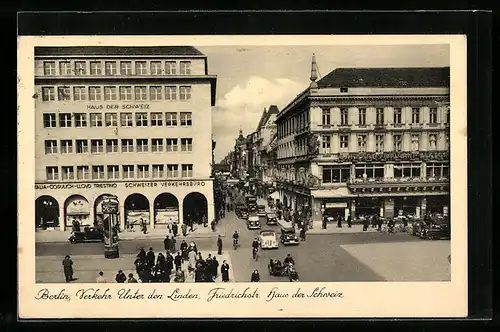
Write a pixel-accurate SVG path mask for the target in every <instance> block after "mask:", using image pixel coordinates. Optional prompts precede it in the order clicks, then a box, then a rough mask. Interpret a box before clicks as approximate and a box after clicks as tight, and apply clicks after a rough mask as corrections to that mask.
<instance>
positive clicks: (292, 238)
mask: <svg viewBox="0 0 500 332" xmlns="http://www.w3.org/2000/svg"><path fill="white" fill-rule="evenodd" d="M280 240H281V243H283V244H284V245H295V244H299V238H298V237H297V235H295V228H293V227H288V226H283V227H281V236H280Z"/></svg>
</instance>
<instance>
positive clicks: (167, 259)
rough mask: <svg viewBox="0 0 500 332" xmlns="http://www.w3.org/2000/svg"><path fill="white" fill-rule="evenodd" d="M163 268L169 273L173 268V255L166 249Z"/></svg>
mask: <svg viewBox="0 0 500 332" xmlns="http://www.w3.org/2000/svg"><path fill="white" fill-rule="evenodd" d="M165 269H166V271H167V273H168V275H170V274H171V273H172V270H173V269H174V257H173V256H172V255H171V254H170V252H168V251H167V257H165Z"/></svg>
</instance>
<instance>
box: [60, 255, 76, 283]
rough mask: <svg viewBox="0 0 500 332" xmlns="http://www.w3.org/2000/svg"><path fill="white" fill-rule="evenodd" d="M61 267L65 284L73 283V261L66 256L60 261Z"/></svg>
mask: <svg viewBox="0 0 500 332" xmlns="http://www.w3.org/2000/svg"><path fill="white" fill-rule="evenodd" d="M62 266H63V272H64V277H65V279H66V282H70V281H73V280H74V279H73V261H72V260H71V258H70V257H69V255H66V257H64V259H63V261H62Z"/></svg>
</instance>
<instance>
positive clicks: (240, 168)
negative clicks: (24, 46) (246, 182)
mask: <svg viewBox="0 0 500 332" xmlns="http://www.w3.org/2000/svg"><path fill="white" fill-rule="evenodd" d="M232 174H233V176H234V177H236V178H240V179H244V178H246V177H247V176H248V153H247V139H246V138H245V137H244V136H243V131H242V130H241V129H240V133H239V135H238V138H237V139H236V142H235V144H234V154H233V167H232Z"/></svg>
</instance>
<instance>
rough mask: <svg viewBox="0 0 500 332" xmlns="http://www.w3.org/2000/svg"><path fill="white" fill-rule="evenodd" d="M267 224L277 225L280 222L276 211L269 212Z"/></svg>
mask: <svg viewBox="0 0 500 332" xmlns="http://www.w3.org/2000/svg"><path fill="white" fill-rule="evenodd" d="M266 224H268V225H277V224H278V217H277V216H276V213H274V212H270V213H267V215H266Z"/></svg>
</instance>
